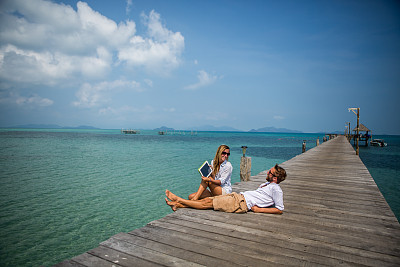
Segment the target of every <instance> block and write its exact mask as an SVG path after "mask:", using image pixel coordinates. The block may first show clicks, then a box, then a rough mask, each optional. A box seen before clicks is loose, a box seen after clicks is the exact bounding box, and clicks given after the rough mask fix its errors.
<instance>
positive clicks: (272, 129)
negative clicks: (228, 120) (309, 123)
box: [249, 127, 302, 133]
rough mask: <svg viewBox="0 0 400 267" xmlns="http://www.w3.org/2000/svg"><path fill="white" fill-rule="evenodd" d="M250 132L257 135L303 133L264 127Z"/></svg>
mask: <svg viewBox="0 0 400 267" xmlns="http://www.w3.org/2000/svg"><path fill="white" fill-rule="evenodd" d="M249 132H256V133H302V132H301V131H296V130H290V129H286V128H275V127H264V128H260V129H251V130H250V131H249Z"/></svg>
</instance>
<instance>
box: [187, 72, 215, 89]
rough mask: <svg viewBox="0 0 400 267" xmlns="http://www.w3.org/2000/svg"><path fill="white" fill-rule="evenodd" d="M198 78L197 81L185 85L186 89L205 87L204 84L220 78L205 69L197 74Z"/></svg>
mask: <svg viewBox="0 0 400 267" xmlns="http://www.w3.org/2000/svg"><path fill="white" fill-rule="evenodd" d="M197 79H198V82H197V83H195V84H191V85H188V86H186V87H185V89H187V90H196V89H198V88H200V87H204V86H207V85H210V84H213V83H214V82H215V81H216V80H217V79H218V77H217V76H213V75H210V74H208V73H207V72H205V71H204V70H200V71H199V72H198V74H197Z"/></svg>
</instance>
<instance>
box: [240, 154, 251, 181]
mask: <svg viewBox="0 0 400 267" xmlns="http://www.w3.org/2000/svg"><path fill="white" fill-rule="evenodd" d="M250 176H251V158H250V157H242V158H241V159H240V181H245V182H247V181H250Z"/></svg>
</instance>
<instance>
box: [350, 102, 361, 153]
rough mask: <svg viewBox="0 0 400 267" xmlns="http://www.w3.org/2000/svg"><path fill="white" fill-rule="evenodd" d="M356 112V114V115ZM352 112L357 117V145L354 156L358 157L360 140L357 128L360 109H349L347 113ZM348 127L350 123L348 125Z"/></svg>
mask: <svg viewBox="0 0 400 267" xmlns="http://www.w3.org/2000/svg"><path fill="white" fill-rule="evenodd" d="M356 110H357V113H356ZM350 111H353V113H354V114H356V115H357V145H356V155H359V146H358V141H359V139H360V133H359V127H360V108H349V112H350ZM349 125H350V123H349Z"/></svg>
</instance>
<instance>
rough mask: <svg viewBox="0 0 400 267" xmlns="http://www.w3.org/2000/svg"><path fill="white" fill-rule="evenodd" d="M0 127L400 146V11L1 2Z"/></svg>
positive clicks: (373, 6) (387, 7)
mask: <svg viewBox="0 0 400 267" xmlns="http://www.w3.org/2000/svg"><path fill="white" fill-rule="evenodd" d="M0 12H1V13H0V114H1V115H0V127H7V126H13V125H21V124H58V125H61V126H79V125H91V126H95V127H99V128H106V129H120V128H135V129H153V128H157V127H160V126H163V125H165V126H168V127H172V128H175V129H191V128H194V127H198V126H202V125H212V126H215V127H222V126H230V127H233V128H236V129H239V130H245V131H247V130H250V129H253V128H262V127H267V126H273V127H277V128H288V129H293V130H300V131H303V132H320V131H322V132H331V131H336V130H343V131H344V130H345V125H346V122H350V123H351V128H353V126H355V124H356V116H355V115H354V114H353V113H352V112H349V111H348V108H352V107H359V108H360V121H361V123H363V124H365V125H366V126H367V127H369V128H370V129H372V131H373V133H374V132H375V133H386V134H400V119H399V114H400V105H399V104H398V102H399V100H400V68H399V62H400V4H399V2H398V1H234V0H231V1H207V0H206V1H184V0H173V1H172V0H171V1H166V0H157V1H156V0H154V1H153V0H145V1H135V0H132V1H126V0H114V1H99V0H96V1H95V0H89V1H86V2H83V1H82V2H79V1H74V0H64V1H43V0H29V1H25V0H3V1H1V3H0Z"/></svg>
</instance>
